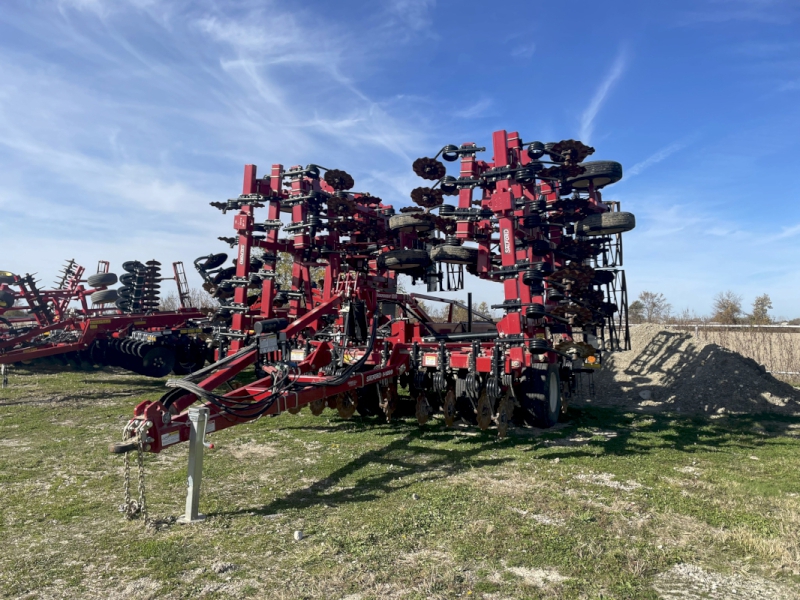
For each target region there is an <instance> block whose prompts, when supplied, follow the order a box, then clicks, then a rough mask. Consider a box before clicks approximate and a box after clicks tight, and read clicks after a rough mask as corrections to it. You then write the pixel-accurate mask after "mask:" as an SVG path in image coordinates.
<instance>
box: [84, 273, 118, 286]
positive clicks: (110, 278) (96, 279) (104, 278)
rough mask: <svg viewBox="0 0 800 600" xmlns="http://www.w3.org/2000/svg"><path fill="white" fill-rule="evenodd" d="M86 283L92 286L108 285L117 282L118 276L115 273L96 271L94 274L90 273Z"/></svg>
mask: <svg viewBox="0 0 800 600" xmlns="http://www.w3.org/2000/svg"><path fill="white" fill-rule="evenodd" d="M86 283H87V284H88V286H89V287H92V288H98V287H108V286H110V285H114V284H115V283H117V276H116V274H114V273H95V274H94V275H89V277H88V278H87V279H86Z"/></svg>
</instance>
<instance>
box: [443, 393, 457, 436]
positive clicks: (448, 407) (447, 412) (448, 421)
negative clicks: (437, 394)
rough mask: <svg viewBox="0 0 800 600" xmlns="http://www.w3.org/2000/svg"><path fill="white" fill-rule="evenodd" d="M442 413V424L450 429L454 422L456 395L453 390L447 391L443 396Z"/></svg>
mask: <svg viewBox="0 0 800 600" xmlns="http://www.w3.org/2000/svg"><path fill="white" fill-rule="evenodd" d="M442 413H443V414H444V424H445V425H447V426H448V427H452V426H453V423H455V421H456V393H455V391H454V390H452V389H449V390H447V393H446V394H445V396H444V402H442Z"/></svg>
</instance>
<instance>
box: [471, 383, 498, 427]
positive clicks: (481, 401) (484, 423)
mask: <svg viewBox="0 0 800 600" xmlns="http://www.w3.org/2000/svg"><path fill="white" fill-rule="evenodd" d="M475 414H476V416H477V419H478V427H480V428H481V429H482V430H484V431H486V430H487V429H489V425H491V424H492V416H493V415H494V411H493V410H492V402H491V400H489V396H488V395H487V394H486V388H483V390H481V395H480V396H479V397H478V404H477V406H476V407H475Z"/></svg>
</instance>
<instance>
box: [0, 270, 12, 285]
mask: <svg viewBox="0 0 800 600" xmlns="http://www.w3.org/2000/svg"><path fill="white" fill-rule="evenodd" d="M14 279H15V275H14V274H13V273H12V272H11V271H0V283H14Z"/></svg>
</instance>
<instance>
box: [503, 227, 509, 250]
mask: <svg viewBox="0 0 800 600" xmlns="http://www.w3.org/2000/svg"><path fill="white" fill-rule="evenodd" d="M503 253H505V254H511V230H509V229H503Z"/></svg>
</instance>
